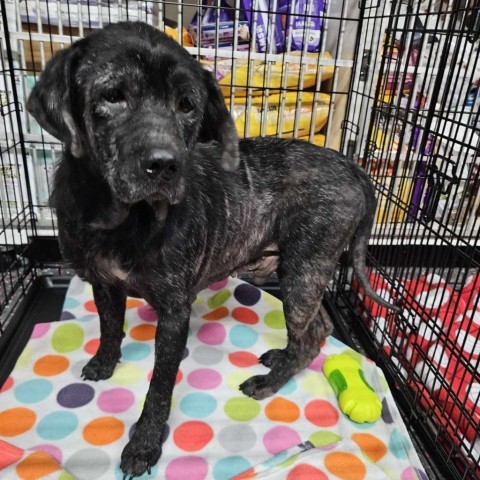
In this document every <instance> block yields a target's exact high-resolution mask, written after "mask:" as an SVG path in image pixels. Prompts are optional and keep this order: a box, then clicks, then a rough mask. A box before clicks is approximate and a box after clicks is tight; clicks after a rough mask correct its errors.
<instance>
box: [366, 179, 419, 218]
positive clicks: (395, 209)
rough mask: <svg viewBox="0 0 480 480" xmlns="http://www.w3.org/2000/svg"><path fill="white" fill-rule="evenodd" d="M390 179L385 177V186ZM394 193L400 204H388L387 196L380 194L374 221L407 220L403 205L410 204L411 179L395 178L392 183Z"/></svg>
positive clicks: (388, 183)
mask: <svg viewBox="0 0 480 480" xmlns="http://www.w3.org/2000/svg"><path fill="white" fill-rule="evenodd" d="M391 179H392V177H387V178H385V180H384V182H385V188H388V187H389V186H390V184H391ZM394 194H395V195H397V196H398V197H399V199H400V205H401V206H397V205H394V204H392V203H390V205H388V202H387V197H386V196H385V195H380V196H379V202H378V206H377V213H376V218H375V223H377V224H384V223H402V222H405V221H406V220H407V215H408V212H407V211H406V207H405V205H409V204H410V199H411V196H412V181H411V179H409V178H397V179H396V181H395V183H394Z"/></svg>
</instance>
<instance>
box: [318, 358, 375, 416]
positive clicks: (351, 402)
mask: <svg viewBox="0 0 480 480" xmlns="http://www.w3.org/2000/svg"><path fill="white" fill-rule="evenodd" d="M323 371H324V373H325V375H326V376H327V378H328V382H329V383H330V385H331V386H332V387H333V389H334V390H335V393H336V395H337V400H338V404H339V405H340V410H341V411H342V412H343V413H344V414H345V415H347V416H348V417H350V419H351V420H353V421H354V422H357V423H365V422H368V423H373V422H376V421H377V420H378V419H379V418H380V415H381V414H382V402H381V401H380V399H379V398H378V397H377V395H376V394H375V392H374V391H373V388H372V387H371V386H370V385H369V384H368V383H367V381H366V380H365V376H364V374H363V370H362V367H361V365H360V364H359V363H358V362H357V361H356V360H354V359H353V358H352V357H351V356H350V355H348V354H346V353H342V354H340V355H330V356H329V357H328V358H327V359H326V360H325V362H324V364H323Z"/></svg>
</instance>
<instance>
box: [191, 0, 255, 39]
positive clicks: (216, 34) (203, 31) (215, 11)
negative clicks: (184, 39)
mask: <svg viewBox="0 0 480 480" xmlns="http://www.w3.org/2000/svg"><path fill="white" fill-rule="evenodd" d="M217 16H218V20H217ZM199 17H200V25H199V24H198V23H199ZM217 22H218V23H217ZM235 31H236V32H237V37H238V38H237V39H238V48H240V45H242V44H248V43H249V41H250V33H249V28H248V22H247V19H246V18H245V15H240V17H239V19H238V22H236V20H235V15H234V11H233V10H232V8H231V7H230V6H229V5H228V3H227V2H226V0H221V2H220V7H219V8H217V2H216V1H215V0H202V6H201V7H200V15H198V12H197V13H196V14H195V16H194V17H193V18H192V21H191V22H190V25H189V27H188V32H189V33H190V35H191V36H192V39H193V42H194V44H195V45H196V46H199V45H200V46H201V47H214V46H217V47H218V48H226V47H228V46H229V47H231V46H232V45H233V43H234V39H233V37H234V33H235Z"/></svg>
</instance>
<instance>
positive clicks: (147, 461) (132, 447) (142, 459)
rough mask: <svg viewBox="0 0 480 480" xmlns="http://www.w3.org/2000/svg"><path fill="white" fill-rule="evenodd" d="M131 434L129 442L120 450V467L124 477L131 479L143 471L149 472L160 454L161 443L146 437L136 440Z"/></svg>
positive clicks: (140, 474)
mask: <svg viewBox="0 0 480 480" xmlns="http://www.w3.org/2000/svg"><path fill="white" fill-rule="evenodd" d="M137 438H138V437H136V436H135V434H134V435H133V437H132V439H131V440H130V442H128V443H127V445H126V446H125V448H124V449H123V452H122V462H121V464H120V468H121V469H122V472H123V474H124V476H123V478H124V479H128V480H130V479H132V478H135V477H140V476H142V475H143V474H144V473H145V472H147V473H149V474H150V472H151V467H153V466H154V465H155V464H156V463H157V462H158V459H159V458H160V455H161V454H162V444H161V443H160V444H158V445H157V444H156V442H151V441H150V442H149V441H148V438H147V437H144V438H143V439H140V440H137Z"/></svg>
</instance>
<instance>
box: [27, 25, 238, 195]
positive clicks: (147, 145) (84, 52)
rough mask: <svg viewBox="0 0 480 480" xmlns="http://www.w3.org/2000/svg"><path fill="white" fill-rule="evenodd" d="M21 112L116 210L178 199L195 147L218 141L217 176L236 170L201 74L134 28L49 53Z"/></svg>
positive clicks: (210, 83) (230, 131)
mask: <svg viewBox="0 0 480 480" xmlns="http://www.w3.org/2000/svg"><path fill="white" fill-rule="evenodd" d="M27 109H28V111H29V112H30V113H31V114H32V115H33V116H34V117H35V119H36V120H37V121H38V123H39V124H40V125H41V126H42V127H43V128H44V129H45V130H47V132H49V133H50V134H52V135H53V136H55V137H57V138H58V139H59V140H61V141H62V142H63V143H64V144H65V145H66V148H67V149H68V150H69V151H70V153H71V154H72V155H73V157H76V158H77V159H78V161H85V160H86V161H87V162H88V166H89V168H93V169H94V170H95V171H96V172H98V173H100V174H101V175H102V176H103V178H104V179H105V181H106V182H107V184H108V185H109V187H110V189H111V191H112V195H113V197H114V198H115V199H117V200H118V201H121V202H122V203H125V204H133V203H136V202H138V201H141V200H149V201H156V200H158V199H161V198H167V199H168V201H169V202H170V203H177V202H178V201H180V199H181V198H182V195H183V191H184V182H185V180H184V178H185V172H186V169H187V168H188V158H189V152H190V151H191V150H192V149H193V148H194V146H195V144H196V143H197V142H208V141H217V142H219V143H220V144H221V145H222V149H223V150H222V151H223V154H222V157H221V158H219V161H220V162H221V165H222V167H223V168H225V169H226V170H233V169H234V168H235V167H236V166H237V164H238V136H237V133H236V130H235V125H234V123H233V120H232V118H231V116H230V114H229V112H228V110H227V109H226V107H225V102H224V99H223V97H222V94H221V92H220V89H219V88H218V85H217V83H216V81H215V80H214V79H213V77H212V75H211V73H210V72H208V71H206V70H204V69H203V67H202V66H201V65H200V63H198V62H197V61H196V60H194V59H193V58H191V57H190V55H189V54H188V52H187V51H186V50H185V49H183V48H182V47H181V46H180V45H178V44H177V43H176V42H175V41H174V40H172V39H170V38H168V37H167V36H166V35H165V34H163V33H161V32H160V31H158V30H156V29H155V28H153V27H151V26H149V25H146V24H143V23H128V22H127V23H119V24H112V25H109V26H107V27H106V28H104V29H102V30H99V31H97V32H95V33H93V34H91V35H90V36H88V37H87V38H84V39H82V40H79V41H78V42H76V43H74V44H73V45H72V46H71V47H70V48H68V49H65V50H62V51H60V52H59V53H57V54H56V55H55V56H54V57H53V58H52V60H51V61H50V62H49V63H48V64H47V66H46V68H45V71H44V72H43V74H42V75H41V77H40V80H39V81H38V82H37V84H36V85H35V87H34V89H33V91H32V93H31V95H30V98H29V99H28V103H27Z"/></svg>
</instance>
